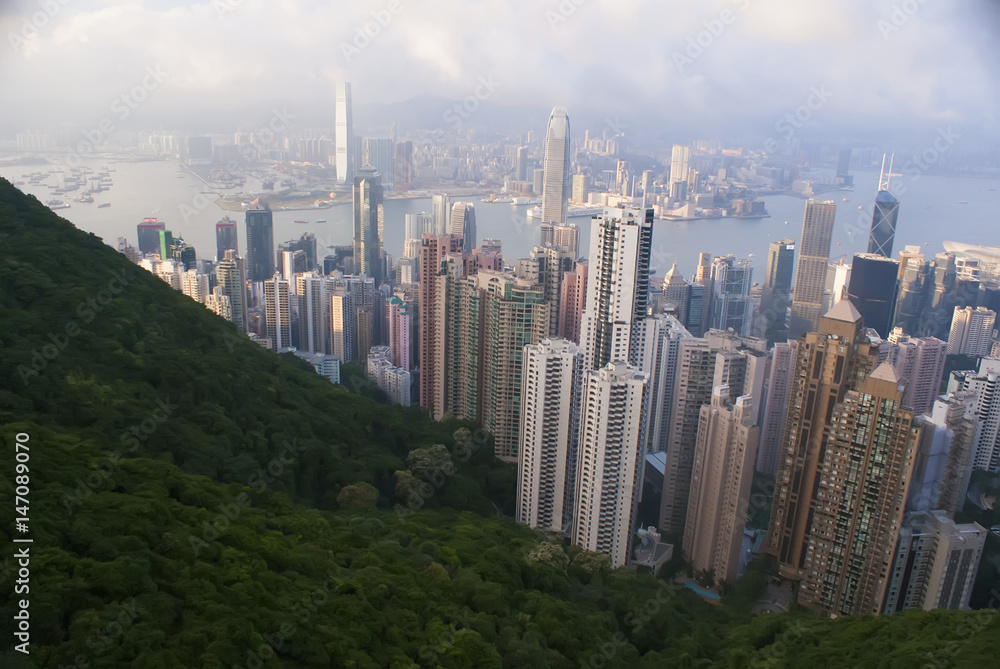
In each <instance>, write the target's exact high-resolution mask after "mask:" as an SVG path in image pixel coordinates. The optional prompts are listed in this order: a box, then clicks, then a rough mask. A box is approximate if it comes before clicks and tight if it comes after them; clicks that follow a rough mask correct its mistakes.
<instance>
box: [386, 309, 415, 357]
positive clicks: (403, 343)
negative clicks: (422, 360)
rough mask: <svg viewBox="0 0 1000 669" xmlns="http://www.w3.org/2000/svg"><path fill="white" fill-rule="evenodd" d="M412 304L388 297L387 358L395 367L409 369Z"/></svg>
mask: <svg viewBox="0 0 1000 669" xmlns="http://www.w3.org/2000/svg"><path fill="white" fill-rule="evenodd" d="M412 307H413V305H412V304H410V303H409V302H407V301H405V300H403V299H402V298H400V297H397V296H393V297H391V298H389V319H388V320H389V360H390V362H392V364H393V365H394V366H395V367H400V368H402V369H405V370H406V371H409V370H410V368H411V366H412V365H411V361H410V348H411V347H410V331H411V329H412V323H411V321H412V320H413V316H412V313H411V312H412Z"/></svg>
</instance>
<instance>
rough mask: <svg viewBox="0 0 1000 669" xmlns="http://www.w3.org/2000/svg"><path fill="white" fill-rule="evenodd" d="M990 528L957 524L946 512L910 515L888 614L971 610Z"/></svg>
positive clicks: (891, 585) (898, 548) (900, 543)
mask: <svg viewBox="0 0 1000 669" xmlns="http://www.w3.org/2000/svg"><path fill="white" fill-rule="evenodd" d="M985 545H986V528H984V527H983V526H982V525H980V524H978V523H969V524H964V525H959V524H957V523H956V522H955V521H954V520H953V519H952V518H951V517H950V514H949V513H948V512H946V511H944V510H941V509H939V510H935V511H930V512H921V513H914V514H907V516H906V517H905V519H904V522H903V528H902V529H901V530H900V532H899V540H898V541H897V542H896V550H895V551H894V554H893V557H894V558H895V559H894V561H893V567H892V570H891V571H890V574H891V579H890V581H889V585H888V587H887V589H886V590H887V591H886V597H885V605H884V607H883V613H886V614H889V613H895V612H897V611H902V610H903V609H924V610H925V611H930V610H932V609H951V610H953V611H959V610H962V609H967V608H968V607H969V597H970V596H971V594H972V586H973V584H974V583H975V582H976V574H977V573H978V572H979V563H980V559H981V558H982V554H983V547H984V546H985Z"/></svg>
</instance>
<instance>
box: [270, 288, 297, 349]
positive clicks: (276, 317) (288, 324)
mask: <svg viewBox="0 0 1000 669" xmlns="http://www.w3.org/2000/svg"><path fill="white" fill-rule="evenodd" d="M290 292H291V291H289V282H288V281H285V280H284V279H279V278H277V277H274V278H272V279H270V280H268V281H265V282H264V324H265V328H266V331H267V338H268V339H269V340H271V348H272V349H273V350H275V351H281V349H284V348H288V347H290V346H291V345H292V309H291V302H290V298H291V295H290Z"/></svg>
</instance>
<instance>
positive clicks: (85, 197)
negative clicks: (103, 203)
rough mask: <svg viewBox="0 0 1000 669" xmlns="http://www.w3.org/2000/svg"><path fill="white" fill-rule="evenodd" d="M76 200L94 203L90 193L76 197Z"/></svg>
mask: <svg viewBox="0 0 1000 669" xmlns="http://www.w3.org/2000/svg"><path fill="white" fill-rule="evenodd" d="M76 201H77V202H83V203H84V204H93V203H94V198H92V197H90V196H89V195H81V196H80V197H78V198H76Z"/></svg>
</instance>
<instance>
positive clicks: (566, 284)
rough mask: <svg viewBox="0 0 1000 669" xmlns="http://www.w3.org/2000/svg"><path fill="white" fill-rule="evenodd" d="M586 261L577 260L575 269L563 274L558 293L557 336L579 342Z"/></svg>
mask: <svg viewBox="0 0 1000 669" xmlns="http://www.w3.org/2000/svg"><path fill="white" fill-rule="evenodd" d="M588 267H589V265H588V261H587V260H578V261H577V262H576V265H575V269H574V271H572V272H567V273H566V275H565V276H563V282H562V288H561V292H560V295H559V337H561V338H562V339H568V340H569V341H571V342H573V343H574V344H579V343H580V321H581V319H582V318H583V307H584V302H585V301H586V299H587V272H588Z"/></svg>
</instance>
